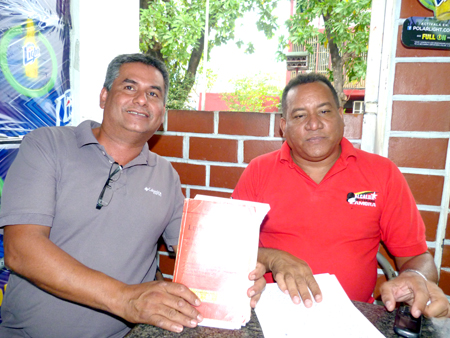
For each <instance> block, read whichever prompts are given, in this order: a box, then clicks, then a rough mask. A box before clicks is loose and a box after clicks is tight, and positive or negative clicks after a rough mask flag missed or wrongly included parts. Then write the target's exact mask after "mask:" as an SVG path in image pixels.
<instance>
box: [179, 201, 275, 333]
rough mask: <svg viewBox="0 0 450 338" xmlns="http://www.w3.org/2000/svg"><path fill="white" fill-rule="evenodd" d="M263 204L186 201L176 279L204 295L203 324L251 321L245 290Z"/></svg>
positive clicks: (234, 325)
mask: <svg viewBox="0 0 450 338" xmlns="http://www.w3.org/2000/svg"><path fill="white" fill-rule="evenodd" d="M269 209H270V207H269V205H268V204H265V203H255V202H247V201H240V200H232V199H226V198H219V197H210V196H203V195H197V196H196V198H195V199H186V200H185V202H184V209H183V218H182V221H181V229H180V238H179V241H178V251H177V257H176V262H175V272H174V279H173V281H174V282H177V283H181V284H184V285H186V286H187V287H189V288H190V289H191V290H192V291H193V292H194V293H195V294H197V296H198V297H199V298H200V299H201V301H202V305H200V306H199V307H198V310H199V311H200V313H201V314H202V315H203V317H204V318H205V319H204V320H203V321H202V323H200V325H203V326H211V327H220V328H229V329H238V328H240V327H241V326H243V325H245V324H246V323H247V322H248V321H249V320H250V314H251V308H250V299H249V298H248V296H247V290H248V288H249V287H251V286H252V284H253V282H251V281H249V279H248V275H249V273H250V272H251V271H252V270H253V269H254V268H255V267H256V260H257V256H258V241H259V228H260V225H261V222H262V221H263V219H264V217H265V215H266V214H267V212H268V211H269Z"/></svg>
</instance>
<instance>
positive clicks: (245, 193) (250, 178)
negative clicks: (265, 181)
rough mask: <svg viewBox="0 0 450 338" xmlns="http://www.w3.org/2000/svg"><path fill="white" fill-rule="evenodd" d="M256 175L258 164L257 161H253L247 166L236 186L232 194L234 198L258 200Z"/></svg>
mask: <svg viewBox="0 0 450 338" xmlns="http://www.w3.org/2000/svg"><path fill="white" fill-rule="evenodd" d="M255 177H256V166H255V162H254V161H251V162H250V163H249V165H248V166H247V168H245V170H244V171H243V173H242V175H241V177H240V178H239V181H238V183H237V184H236V187H235V188H234V191H233V193H232V195H231V197H232V198H233V199H237V200H243V201H253V202H255V201H257V200H256V198H257V193H256V186H257V183H256V182H254V178H255Z"/></svg>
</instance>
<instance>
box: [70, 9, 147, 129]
mask: <svg viewBox="0 0 450 338" xmlns="http://www.w3.org/2000/svg"><path fill="white" fill-rule="evenodd" d="M70 2H71V4H70V7H71V8H70V9H71V17H72V31H71V37H70V39H71V42H70V59H71V60H70V81H71V89H72V98H73V102H72V107H73V108H72V114H73V124H74V125H78V124H79V123H80V122H81V121H84V120H86V119H90V120H95V121H98V122H101V120H102V114H103V111H102V110H101V109H100V107H99V95H100V91H101V89H102V87H103V82H104V79H105V75H106V68H107V66H108V64H109V62H110V61H111V60H112V59H113V58H114V57H115V56H117V55H119V54H123V53H136V52H139V1H138V0H127V1H122V0H90V1H89V0H71V1H70Z"/></svg>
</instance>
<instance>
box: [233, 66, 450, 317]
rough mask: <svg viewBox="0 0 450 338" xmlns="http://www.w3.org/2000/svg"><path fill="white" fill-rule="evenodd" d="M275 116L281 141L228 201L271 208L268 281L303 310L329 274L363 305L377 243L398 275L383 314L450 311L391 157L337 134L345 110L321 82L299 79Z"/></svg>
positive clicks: (387, 288) (386, 291)
mask: <svg viewBox="0 0 450 338" xmlns="http://www.w3.org/2000/svg"><path fill="white" fill-rule="evenodd" d="M282 110H283V117H282V118H281V123H280V127H281V130H282V132H283V136H284V137H285V139H286V142H285V143H284V144H283V146H282V147H281V149H280V150H278V151H275V152H272V153H269V154H265V155H262V156H260V157H258V158H256V159H254V160H253V161H251V162H250V164H249V165H248V167H247V168H246V170H245V171H244V173H243V174H242V176H241V178H240V180H239V182H238V184H237V186H236V188H235V190H234V192H233V198H235V199H242V200H251V201H256V202H264V203H269V204H270V207H271V210H270V212H269V213H268V215H267V217H266V219H265V221H264V222H263V224H262V226H261V234H260V249H259V257H258V260H259V261H260V262H261V263H263V264H264V265H265V267H266V270H267V271H271V272H272V274H268V275H267V276H266V279H267V280H268V282H273V280H275V281H276V282H277V283H278V285H279V287H280V289H281V290H282V291H285V292H288V293H289V294H290V295H291V298H292V300H293V301H294V302H295V303H299V302H300V298H301V299H302V300H303V301H304V303H305V306H307V307H310V306H312V300H311V296H310V294H309V291H308V289H310V290H311V292H312V295H313V297H314V298H315V300H316V301H318V302H319V301H321V299H322V295H321V292H320V289H319V287H318V285H317V283H316V281H315V280H314V277H313V273H314V274H318V273H332V274H335V275H336V276H337V278H338V280H339V281H340V283H341V284H342V286H343V288H344V289H345V291H346V292H347V294H348V295H349V297H350V298H351V299H352V300H357V301H365V302H367V301H369V300H370V299H371V294H372V292H373V290H374V287H375V283H376V278H377V260H376V254H377V251H378V248H379V245H380V242H381V241H382V242H383V243H384V244H385V245H386V247H387V248H388V250H389V252H390V253H391V254H392V255H393V256H395V261H396V264H397V266H398V268H399V272H400V274H399V276H398V277H397V278H395V279H394V280H392V281H389V282H386V283H384V284H383V286H382V288H381V295H382V300H383V302H384V304H385V306H386V308H387V309H388V310H389V311H392V310H393V309H394V308H395V303H396V302H407V303H409V304H410V305H412V313H413V315H414V316H415V317H418V316H420V314H421V313H423V314H424V315H426V316H436V317H439V316H447V315H449V314H450V309H449V302H448V300H447V298H446V297H445V295H444V293H443V292H442V290H441V289H440V288H439V287H438V286H437V284H436V282H437V279H438V275H437V270H436V266H435V264H434V262H433V258H432V256H431V254H430V253H429V252H428V250H427V244H426V241H425V226H424V224H423V221H422V219H421V217H420V214H419V211H418V210H417V206H416V204H415V201H414V198H413V196H412V194H411V191H410V190H409V187H408V185H407V183H406V180H405V179H404V177H403V175H402V174H401V173H400V171H399V170H398V168H397V167H396V166H395V165H394V164H393V163H392V162H391V161H390V160H388V159H387V158H384V157H381V156H378V155H375V154H370V153H367V152H364V151H361V150H359V149H356V148H354V147H353V146H352V144H351V143H350V142H349V141H348V140H347V139H345V138H344V137H343V132H344V122H343V109H342V107H340V104H339V99H338V96H337V94H336V91H335V89H334V88H333V86H332V85H331V83H330V82H329V81H328V79H326V78H325V77H323V76H321V75H318V74H304V75H300V76H298V77H297V78H295V79H293V80H291V81H290V82H289V84H288V85H287V86H286V88H285V89H284V92H283V97H282ZM272 276H273V279H272ZM299 295H300V297H299ZM427 303H428V304H427Z"/></svg>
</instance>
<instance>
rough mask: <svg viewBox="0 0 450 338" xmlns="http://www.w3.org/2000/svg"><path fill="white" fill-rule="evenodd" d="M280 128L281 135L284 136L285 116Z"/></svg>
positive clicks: (281, 120)
mask: <svg viewBox="0 0 450 338" xmlns="http://www.w3.org/2000/svg"><path fill="white" fill-rule="evenodd" d="M280 129H281V136H283V137H284V130H285V129H286V119H285V118H284V117H282V118H281V119H280Z"/></svg>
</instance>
